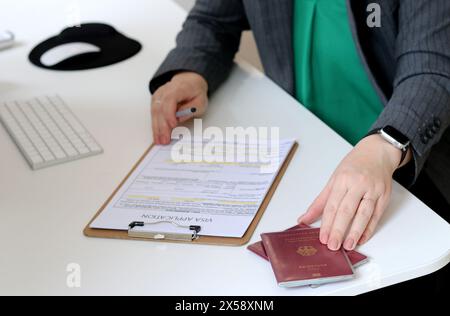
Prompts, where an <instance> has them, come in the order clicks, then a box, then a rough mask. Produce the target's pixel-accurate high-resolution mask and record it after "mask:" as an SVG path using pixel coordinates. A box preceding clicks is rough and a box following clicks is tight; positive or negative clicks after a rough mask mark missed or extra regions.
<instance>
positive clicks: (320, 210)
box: [298, 134, 411, 250]
mask: <svg viewBox="0 0 450 316" xmlns="http://www.w3.org/2000/svg"><path fill="white" fill-rule="evenodd" d="M401 154H402V153H401V151H400V150H399V149H397V148H395V147H394V146H392V145H391V144H389V143H388V142H386V141H385V140H384V139H383V138H382V137H381V136H380V135H378V134H375V135H371V136H368V137H366V138H364V139H362V140H361V141H360V142H359V143H358V144H357V145H356V146H355V148H354V149H353V150H352V151H351V152H350V153H349V154H348V155H347V156H346V157H345V158H344V160H342V162H341V163H340V164H339V166H338V167H337V169H336V171H335V172H334V173H333V175H332V176H331V178H330V180H329V181H328V184H327V185H326V186H325V188H324V189H323V191H322V192H321V193H320V194H319V196H318V197H317V198H316V199H315V201H314V202H313V203H312V205H311V206H310V207H309V208H308V210H307V212H306V213H305V214H304V215H303V216H301V217H300V218H299V220H298V221H299V223H304V224H310V223H312V222H314V221H316V220H317V219H318V218H319V217H320V216H321V215H322V226H321V229H320V241H321V242H322V243H323V244H327V245H328V248H329V249H330V250H338V249H339V248H340V247H341V246H342V245H343V246H344V248H345V249H346V250H353V249H355V247H356V245H357V244H358V243H359V244H362V243H365V242H366V241H367V240H369V239H370V238H371V237H372V235H373V233H374V232H375V228H376V226H377V224H378V222H379V220H380V218H381V216H382V215H383V212H384V210H385V209H386V207H387V205H388V203H389V199H390V195H391V189H392V176H393V173H394V171H395V170H396V169H397V168H398V167H400V166H399V162H400V159H401ZM410 156H411V155H410V153H408V155H407V157H406V159H405V160H404V162H403V163H402V165H404V164H406V163H407V162H408V161H409V160H410V159H411V158H410Z"/></svg>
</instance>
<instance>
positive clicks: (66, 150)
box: [0, 96, 103, 170]
mask: <svg viewBox="0 0 450 316" xmlns="http://www.w3.org/2000/svg"><path fill="white" fill-rule="evenodd" d="M0 121H1V122H2V123H3V125H4V126H5V128H6V130H7V131H8V133H9V134H10V135H11V137H12V138H13V139H14V141H15V143H16V144H17V146H18V147H19V149H20V151H21V152H22V154H23V155H24V156H25V158H26V160H27V161H28V163H29V164H30V166H31V168H32V169H34V170H36V169H41V168H45V167H49V166H53V165H56V164H60V163H63V162H68V161H73V160H76V159H80V158H84V157H88V156H93V155H97V154H100V153H102V152H103V149H102V148H101V147H100V145H99V144H98V143H97V142H96V141H95V139H94V138H93V137H92V135H91V134H90V133H89V132H88V131H87V130H86V128H85V127H84V126H83V124H82V123H81V122H80V121H79V120H78V118H77V117H76V116H75V115H74V114H73V113H72V111H71V110H70V109H69V107H68V106H67V105H66V104H65V103H64V101H63V100H62V99H61V98H60V97H59V96H51V97H48V96H46V97H39V98H34V99H31V100H25V101H11V102H4V103H0Z"/></svg>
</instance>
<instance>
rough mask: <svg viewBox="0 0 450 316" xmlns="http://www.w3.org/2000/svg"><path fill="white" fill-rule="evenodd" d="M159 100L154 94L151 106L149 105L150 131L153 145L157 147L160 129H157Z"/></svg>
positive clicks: (159, 142) (159, 140) (159, 141)
mask: <svg viewBox="0 0 450 316" xmlns="http://www.w3.org/2000/svg"><path fill="white" fill-rule="evenodd" d="M160 103H161V101H160V99H158V96H157V95H156V94H155V95H154V97H153V98H152V105H151V117H152V130H153V140H154V142H155V144H157V145H159V144H161V139H160V134H161V133H160V127H159V107H160Z"/></svg>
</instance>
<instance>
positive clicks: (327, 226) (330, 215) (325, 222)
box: [320, 181, 347, 244]
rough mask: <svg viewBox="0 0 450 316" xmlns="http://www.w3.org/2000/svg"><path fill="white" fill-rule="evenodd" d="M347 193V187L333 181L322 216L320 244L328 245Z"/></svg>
mask: <svg viewBox="0 0 450 316" xmlns="http://www.w3.org/2000/svg"><path fill="white" fill-rule="evenodd" d="M346 193H347V187H346V186H345V185H343V184H339V183H337V181H333V184H332V189H331V192H330V196H329V198H328V201H327V203H326V205H325V208H324V210H323V215H322V225H321V227H320V242H321V243H322V244H328V240H329V237H330V232H331V227H332V225H333V222H334V218H335V216H336V213H337V210H338V207H339V205H340V204H341V201H342V199H343V198H344V196H345V194H346Z"/></svg>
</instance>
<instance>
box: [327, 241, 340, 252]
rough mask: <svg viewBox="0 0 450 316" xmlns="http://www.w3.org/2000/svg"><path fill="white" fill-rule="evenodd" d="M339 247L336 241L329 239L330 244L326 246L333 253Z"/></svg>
mask: <svg viewBox="0 0 450 316" xmlns="http://www.w3.org/2000/svg"><path fill="white" fill-rule="evenodd" d="M339 247H340V245H339V242H338V241H337V239H331V241H330V243H329V244H328V248H329V249H330V250H333V251H336V250H338V249H339Z"/></svg>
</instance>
